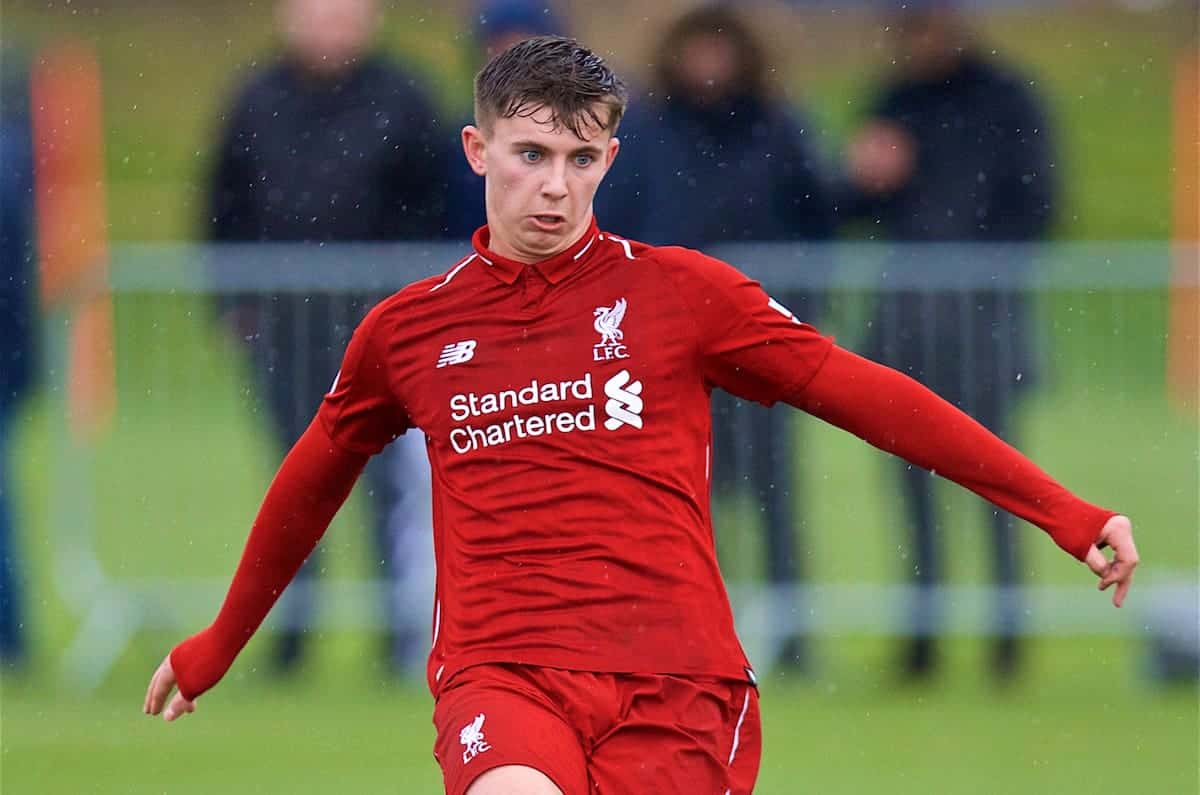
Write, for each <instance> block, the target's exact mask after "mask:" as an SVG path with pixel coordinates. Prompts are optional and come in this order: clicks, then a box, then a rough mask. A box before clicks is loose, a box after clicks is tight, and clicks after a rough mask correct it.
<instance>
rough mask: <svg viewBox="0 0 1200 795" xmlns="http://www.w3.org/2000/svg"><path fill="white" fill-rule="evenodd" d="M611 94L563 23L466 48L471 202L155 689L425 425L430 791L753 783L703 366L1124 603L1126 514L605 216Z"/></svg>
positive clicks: (210, 670) (256, 612)
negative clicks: (471, 89)
mask: <svg viewBox="0 0 1200 795" xmlns="http://www.w3.org/2000/svg"><path fill="white" fill-rule="evenodd" d="M625 98H626V94H625V89H624V86H623V84H622V83H621V81H620V80H619V79H618V78H617V77H616V76H615V75H614V74H613V72H612V71H611V70H610V69H609V67H608V66H607V65H606V64H605V63H604V61H603V60H601V59H600V58H598V57H597V56H596V55H594V54H593V53H591V52H590V51H588V50H587V49H585V48H583V47H582V46H580V45H579V44H578V43H577V42H575V41H574V40H571V39H566V38H560V37H539V38H534V39H530V40H527V41H525V42H522V43H519V44H517V45H514V46H513V47H511V48H510V49H508V50H506V51H505V52H503V53H501V54H500V55H498V56H496V57H495V58H494V59H492V60H491V61H490V62H489V63H488V65H487V66H486V67H484V69H483V70H482V71H481V72H480V73H479V75H478V76H477V78H476V83H475V101H476V123H477V125H478V126H467V127H465V128H464V129H463V131H462V140H463V148H464V150H465V152H466V156H467V159H468V160H469V161H470V163H471V165H472V167H473V168H474V169H475V170H476V171H477V172H478V173H479V174H480V175H482V176H483V177H484V178H485V192H486V203H487V219H488V224H487V226H485V227H483V228H481V229H479V230H478V231H477V232H476V233H475V236H474V239H473V248H474V251H473V252H472V253H471V254H469V255H468V256H466V257H464V258H463V259H462V260H461V261H459V262H458V263H456V264H455V265H454V266H453V267H451V268H450V269H449V270H447V271H446V272H445V273H444V274H442V275H439V276H436V277H433V278H430V279H426V280H424V281H420V282H417V283H415V284H412V285H410V286H408V287H406V288H404V289H403V290H401V291H400V292H399V293H397V294H396V295H394V296H393V297H391V298H389V299H387V300H386V301H384V302H383V303H381V304H379V305H378V306H377V307H376V308H375V309H374V310H372V311H371V312H370V314H369V315H368V316H367V317H366V319H365V320H364V321H363V323H362V324H361V326H360V327H359V329H358V330H357V332H356V333H355V335H354V338H353V340H352V341H351V342H350V345H349V347H348V349H347V351H346V355H345V358H344V360H343V363H342V368H341V371H340V373H339V374H338V377H337V379H336V380H335V382H334V385H333V387H332V389H331V390H330V392H329V394H328V395H326V397H325V400H324V402H323V404H322V405H321V408H320V410H319V411H318V412H317V416H316V418H315V419H314V421H313V423H312V424H311V425H310V426H309V428H308V430H307V431H306V432H305V433H304V435H303V436H302V437H301V439H300V440H299V442H297V444H296V446H295V447H294V448H293V449H292V451H291V452H290V453H289V454H288V456H287V457H286V458H285V460H284V462H283V464H282V466H281V467H280V469H279V472H278V474H277V475H276V476H275V479H274V481H273V482H272V484H271V487H270V488H269V489H268V491H267V495H266V498H265V500H264V501H263V505H262V507H261V509H260V512H259V515H258V518H257V519H256V521H255V523H254V526H253V528H252V530H251V532H250V538H249V540H248V542H247V546H246V550H245V552H244V554H243V556H242V560H241V563H240V564H239V566H238V569H237V572H236V574H235V575H234V579H233V583H232V585H231V586H230V590H229V594H228V596H227V597H226V600H225V603H224V605H223V606H222V608H221V611H220V613H219V614H218V616H217V618H216V621H215V622H214V623H213V624H212V625H211V626H209V627H208V628H207V629H204V630H203V631H201V632H199V633H198V634H196V635H193V636H192V637H190V638H188V639H187V640H185V641H184V642H183V643H181V644H179V645H178V646H177V647H175V649H174V650H173V651H172V652H171V653H170V654H169V655H168V656H167V658H166V659H165V660H164V661H163V662H162V664H161V665H160V666H159V668H158V670H157V671H156V672H155V674H154V677H153V679H152V680H151V682H150V686H149V689H148V690H147V693H146V699H145V703H144V709H145V711H146V712H147V713H151V714H158V713H160V712H162V713H163V715H164V717H165V718H166V719H167V720H175V719H176V718H178V717H179V716H181V715H183V714H186V713H188V712H192V711H193V710H194V709H195V702H196V699H197V697H199V696H200V695H201V694H202V693H204V692H205V691H206V690H208V689H209V688H211V687H212V686H213V685H215V684H216V683H217V682H218V681H219V680H220V679H221V677H222V676H223V675H224V673H225V672H226V671H227V670H228V669H229V667H230V665H231V664H232V663H233V660H234V658H235V657H236V656H237V654H238V652H239V651H240V650H241V649H242V647H243V646H244V645H245V643H246V641H247V640H249V638H250V636H251V635H252V634H253V633H254V631H255V630H256V629H257V627H258V626H259V624H260V623H261V622H262V620H263V618H264V617H265V616H266V614H267V611H268V610H269V609H270V607H271V605H272V603H273V602H274V601H275V599H276V597H277V596H278V594H279V593H280V591H282V590H283V588H284V586H285V585H286V584H287V582H288V581H289V579H290V578H291V577H292V576H293V574H294V573H295V572H296V570H297V569H298V568H299V566H300V564H301V563H302V562H303V560H304V558H305V556H306V555H307V554H308V552H309V550H311V549H312V548H313V545H314V544H315V543H316V542H317V540H318V539H319V538H320V536H321V534H322V533H323V532H324V530H325V528H326V526H327V525H328V523H329V521H330V520H331V518H332V517H333V515H334V513H335V512H336V511H337V509H338V507H339V506H340V505H341V504H342V501H343V500H344V499H345V497H346V495H347V494H348V493H349V492H350V488H351V486H352V485H353V483H354V481H355V479H356V478H357V477H358V474H359V472H360V471H361V470H362V468H363V466H364V464H365V463H366V461H367V459H368V458H369V457H370V456H371V455H372V454H374V453H377V452H379V450H381V449H382V448H383V447H384V446H385V445H386V444H387V443H388V442H389V441H390V440H392V439H393V438H395V437H396V436H398V435H399V434H401V433H403V432H404V431H405V430H407V429H409V428H417V429H420V430H421V431H422V432H423V433H424V434H425V436H426V439H427V443H428V449H429V457H430V460H431V464H432V469H433V488H434V506H435V507H434V524H435V531H434V532H435V548H436V556H437V593H436V600H435V614H434V631H433V649H432V651H431V653H430V657H429V665H428V681H429V686H430V688H431V690H432V692H433V696H434V700H435V707H434V714H433V722H434V724H435V726H436V728H437V739H436V741H435V755H436V757H437V759H438V762H439V764H440V765H441V768H442V771H443V775H444V780H445V787H446V791H447V792H448V793H451V794H452V795H463V793H469V795H501V794H503V795H512V794H513V793H518V794H519V795H542V794H543V793H546V794H553V793H565V794H566V795H585V794H586V793H631V792H654V793H696V792H714V793H722V792H723V793H748V792H750V791H751V789H752V787H753V785H754V780H755V777H756V775H757V772H758V763H759V755H760V748H761V738H760V725H759V712H758V696H757V691H756V687H755V677H754V672H753V670H752V668H751V666H750V663H749V662H748V661H747V659H746V656H745V653H744V652H743V651H742V648H741V646H740V645H739V643H738V639H737V636H736V635H735V633H734V625H733V616H732V612H731V610H730V606H729V601H728V597H727V596H726V593H725V589H724V585H723V584H722V580H721V575H720V572H719V571H718V569H717V563H716V557H715V554H714V550H713V540H712V529H711V516H710V513H709V472H710V466H711V461H710V453H709V450H710V448H709V444H710V433H709V416H710V415H709V399H710V395H711V392H712V390H713V389H714V388H717V387H720V388H722V389H726V390H728V391H730V392H733V393H734V394H736V395H739V396H742V397H744V398H747V399H753V400H758V401H761V402H763V403H771V402H775V401H784V402H787V403H789V404H791V405H794V406H797V407H798V408H801V409H803V410H805V411H807V412H809V413H811V414H814V415H816V416H817V417H820V418H821V419H824V420H826V421H828V422H831V423H833V424H835V425H838V426H840V427H842V428H845V429H846V430H848V431H850V432H852V433H855V434H857V435H859V436H861V437H862V438H864V439H866V440H867V441H868V442H871V443H872V444H874V445H876V446H878V447H881V448H882V449H884V450H887V451H889V452H892V453H895V454H897V455H900V456H903V457H904V458H907V459H908V460H910V461H912V462H913V463H914V464H917V465H920V466H923V467H926V468H929V469H935V470H936V471H937V472H939V473H940V474H942V475H943V476H945V477H947V478H950V479H952V480H955V481H957V482H958V483H960V484H962V485H964V486H966V487H967V488H970V489H972V490H973V491H975V492H977V493H979V494H981V495H982V496H984V497H986V498H988V499H990V500H992V501H993V502H995V503H996V504H997V505H1000V506H1002V507H1004V508H1005V509H1007V510H1010V511H1012V512H1014V513H1016V514H1017V515H1019V516H1022V517H1024V518H1025V519H1027V520H1029V521H1031V522H1033V523H1034V524H1037V525H1038V526H1040V527H1042V528H1043V529H1044V530H1045V531H1046V532H1047V533H1049V534H1050V536H1051V537H1052V538H1053V539H1054V541H1055V542H1057V543H1058V544H1059V546H1061V547H1062V548H1063V549H1065V550H1066V551H1067V552H1069V553H1070V554H1072V555H1073V556H1074V557H1076V558H1078V559H1079V560H1081V561H1084V562H1086V563H1087V564H1088V566H1089V567H1090V568H1091V569H1092V571H1093V572H1095V574H1096V575H1098V576H1099V578H1100V588H1101V589H1104V588H1108V587H1109V586H1112V585H1114V584H1115V585H1116V592H1115V595H1114V597H1113V601H1114V603H1115V604H1116V605H1117V606H1118V607H1119V606H1120V604H1121V603H1122V602H1123V601H1124V599H1125V597H1126V594H1127V592H1128V589H1129V586H1130V583H1131V579H1132V574H1133V569H1134V567H1135V565H1136V563H1137V552H1136V550H1135V548H1134V544H1133V538H1132V531H1131V527H1130V522H1129V520H1128V519H1127V518H1125V517H1124V516H1120V515H1117V514H1115V513H1113V512H1112V511H1107V510H1104V509H1102V508H1099V507H1096V506H1094V505H1091V504H1089V503H1087V502H1084V501H1083V500H1081V499H1079V498H1078V497H1076V496H1074V495H1073V494H1071V493H1070V492H1068V491H1067V490H1066V489H1064V488H1063V487H1062V486H1060V485H1059V484H1058V483H1056V482H1055V481H1054V480H1052V479H1051V478H1050V477H1049V476H1048V475H1046V474H1045V473H1043V472H1042V471H1041V470H1039V469H1038V468H1037V467H1036V466H1035V465H1034V464H1032V463H1031V462H1030V461H1028V460H1027V459H1026V458H1024V457H1023V456H1021V455H1020V454H1019V453H1017V452H1016V451H1015V450H1013V449H1012V448H1011V447H1009V446H1007V445H1006V444H1004V443H1003V442H1002V441H1000V439H998V438H997V437H995V436H993V435H992V434H991V433H989V432H988V431H986V430H985V429H984V428H983V427H982V426H980V425H979V424H978V423H976V422H975V421H973V420H971V419H970V418H969V417H967V416H966V415H965V414H963V413H962V412H960V411H958V410H957V409H956V408H954V407H953V406H951V405H950V404H949V403H946V402H944V401H943V400H941V399H940V398H938V397H936V396H935V395H934V394H933V393H932V392H930V391H929V390H927V389H926V388H925V387H923V386H921V385H919V384H918V383H917V382H916V381H913V380H911V379H909V378H908V377H906V376H904V375H902V374H900V373H898V372H896V371H894V370H891V369H888V368H886V367H883V366H881V365H877V364H874V363H872V362H870V361H868V360H866V359H862V358H860V357H858V356H855V355H854V354H852V353H849V352H848V351H846V350H843V349H841V348H838V347H837V346H835V345H834V344H833V342H832V341H831V340H830V339H828V338H826V337H823V336H821V335H820V334H819V333H818V332H817V331H816V330H815V329H813V328H812V327H811V326H809V325H806V324H804V323H802V322H800V321H799V320H798V319H796V318H795V317H793V316H792V314H791V313H790V312H789V311H788V310H787V309H786V308H785V307H783V306H782V305H781V304H779V303H777V302H776V301H774V300H772V299H771V298H770V297H769V296H768V295H767V294H766V293H765V292H763V290H762V289H761V288H760V287H759V286H758V285H757V284H756V283H755V282H753V281H751V280H750V279H748V278H746V277H745V276H743V275H742V274H741V273H739V272H738V271H737V270H735V269H734V268H733V267H731V266H730V265H727V264H725V263H723V262H720V261H718V260H715V259H712V258H710V257H707V256H705V255H703V254H701V253H700V252H698V251H693V250H688V249H683V248H673V247H663V248H656V247H651V246H647V245H643V244H641V243H637V242H634V241H632V240H627V239H625V238H622V237H619V236H617V235H613V234H611V233H609V232H603V231H600V230H599V229H598V228H597V225H596V221H595V219H594V218H593V217H592V197H593V195H594V194H595V191H596V188H597V186H598V185H599V184H600V181H601V179H602V178H603V177H604V174H605V172H606V171H607V170H608V168H609V166H610V165H611V164H612V162H613V158H615V157H616V155H617V150H618V148H619V146H620V145H619V142H618V140H617V138H616V137H615V136H614V133H615V132H616V128H617V125H618V123H619V121H620V118H621V114H622V112H623V111H624V107H625V102H626V99H625ZM1105 546H1111V547H1112V548H1113V550H1114V555H1113V558H1112V560H1111V561H1110V560H1109V559H1108V558H1107V557H1106V556H1105V554H1104V553H1102V552H1101V549H1102V548H1103V547H1105ZM176 686H178V688H179V692H178V693H176V694H175V695H174V696H173V697H172V696H171V693H172V691H173V690H174V689H175V687H176ZM168 699H169V703H168ZM164 708H165V711H164Z"/></svg>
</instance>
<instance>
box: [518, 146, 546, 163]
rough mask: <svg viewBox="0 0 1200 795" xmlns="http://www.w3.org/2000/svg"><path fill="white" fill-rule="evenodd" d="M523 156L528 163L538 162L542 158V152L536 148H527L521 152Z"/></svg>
mask: <svg viewBox="0 0 1200 795" xmlns="http://www.w3.org/2000/svg"><path fill="white" fill-rule="evenodd" d="M521 157H522V158H523V159H524V160H525V162H526V163H536V162H538V161H539V160H541V159H542V153H541V152H539V151H538V150H536V149H526V150H525V151H524V152H521Z"/></svg>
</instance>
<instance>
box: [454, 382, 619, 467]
mask: <svg viewBox="0 0 1200 795" xmlns="http://www.w3.org/2000/svg"><path fill="white" fill-rule="evenodd" d="M573 400H574V401H582V400H587V401H591V400H592V375H591V373H587V374H585V375H584V376H583V378H579V379H576V380H573V381H546V382H542V381H539V380H537V379H534V380H532V381H530V382H529V383H528V384H527V385H525V386H523V387H521V388H520V389H503V390H501V391H499V392H487V393H484V394H482V395H478V394H476V393H474V392H466V393H459V394H457V395H454V396H453V397H451V398H450V416H451V418H452V419H453V420H454V421H455V422H463V421H464V420H468V419H470V418H473V417H488V416H491V415H495V414H500V413H501V412H507V411H511V410H513V409H518V408H522V407H533V406H542V405H546V404H554V403H565V402H567V401H573ZM595 429H596V406H595V404H594V403H589V404H588V405H587V406H586V407H584V408H583V409H582V410H580V411H550V412H544V411H538V412H536V413H532V414H520V413H514V414H513V415H512V416H511V417H508V418H507V419H504V420H499V421H497V422H493V423H488V424H481V425H475V424H467V425H460V426H459V427H457V428H454V429H453V430H451V431H450V445H451V446H452V447H453V448H454V451H455V452H456V453H459V454H462V453H469V452H471V451H472V450H478V449H480V448H483V447H494V446H495V445H499V444H507V443H508V442H511V441H513V440H514V439H526V438H530V437H534V436H546V435H548V434H553V433H570V432H572V431H594V430H595Z"/></svg>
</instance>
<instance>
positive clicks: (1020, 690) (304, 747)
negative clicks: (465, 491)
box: [0, 637, 1198, 795]
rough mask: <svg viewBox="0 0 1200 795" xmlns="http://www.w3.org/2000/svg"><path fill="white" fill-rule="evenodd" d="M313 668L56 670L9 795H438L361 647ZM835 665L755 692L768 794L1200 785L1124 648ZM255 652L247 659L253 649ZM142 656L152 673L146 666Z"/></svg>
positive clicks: (21, 748) (24, 688)
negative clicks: (930, 666) (919, 675)
mask: <svg viewBox="0 0 1200 795" xmlns="http://www.w3.org/2000/svg"><path fill="white" fill-rule="evenodd" d="M329 640H330V643H328V644H326V648H327V649H330V648H332V647H336V648H338V649H340V650H341V653H340V654H338V655H336V656H335V655H334V654H333V653H332V652H329V653H326V654H324V655H322V659H320V661H319V664H318V665H317V666H316V667H317V668H318V670H317V671H314V672H313V673H312V674H311V675H309V676H306V677H303V678H302V679H300V680H298V681H294V682H289V683H286V684H279V683H271V682H269V681H266V680H265V679H264V677H262V676H261V675H256V674H255V673H254V672H253V671H252V666H251V665H246V664H243V665H239V669H240V670H236V671H235V673H234V674H233V675H232V676H231V681H228V682H225V683H223V684H222V686H221V688H220V689H219V690H218V691H214V693H212V694H211V695H209V696H207V697H205V699H203V700H202V701H201V702H200V709H199V710H198V711H197V713H196V714H195V715H191V716H188V717H187V718H186V719H184V720H183V721H181V722H179V723H176V724H173V725H169V726H168V725H166V724H164V723H162V722H161V721H160V720H158V719H152V718H147V717H145V716H143V715H142V714H141V712H140V710H141V698H142V681H141V680H142V674H144V673H148V672H149V671H150V669H151V667H152V666H151V665H150V661H151V659H152V657H153V656H154V655H156V654H157V653H158V650H159V649H160V648H162V647H163V646H165V645H166V644H167V643H169V639H168V638H167V637H153V638H146V639H145V641H144V642H143V643H141V644H139V647H140V648H139V649H138V652H139V653H137V654H132V653H131V654H130V655H129V657H128V659H127V664H124V665H123V666H122V669H121V670H120V671H119V673H118V674H117V675H116V676H114V678H113V682H112V683H111V684H110V685H109V686H107V687H105V688H104V690H103V691H102V692H100V693H98V694H96V695H94V696H91V697H88V698H81V697H79V696H76V695H72V694H70V693H62V692H59V693H58V695H54V691H55V690H57V686H56V684H55V683H54V682H52V681H50V680H49V679H48V678H47V677H44V676H39V677H30V678H9V679H7V680H6V681H5V683H4V691H3V695H4V705H5V706H4V711H5V717H4V722H3V735H4V737H3V743H4V751H3V756H2V757H0V759H2V760H3V761H2V764H3V791H4V792H5V793H26V792H31V793H33V792H36V793H129V794H130V795H134V794H138V795H140V794H141V793H146V794H147V795H149V794H150V793H169V795H186V794H188V793H195V794H196V795H199V793H213V792H227V793H231V795H235V794H236V795H242V793H264V794H266V793H271V794H273V793H282V792H288V793H297V795H300V794H305V795H307V794H308V793H311V794H312V795H324V793H328V792H355V793H360V792H361V793H385V792H386V793H396V792H404V793H410V792H411V793H433V792H438V791H440V790H439V783H440V779H439V773H438V770H437V768H436V766H435V764H434V762H433V759H432V755H431V750H430V749H431V747H432V729H431V727H430V723H429V714H430V711H431V704H430V700H429V697H428V695H427V694H425V693H423V692H420V691H418V690H416V689H412V688H405V687H399V686H395V685H389V684H385V683H381V682H380V681H379V678H378V675H377V674H376V673H375V672H373V671H372V670H371V669H370V667H369V666H368V665H367V664H365V662H364V657H363V654H362V649H361V645H359V650H358V652H355V651H353V649H354V648H355V645H356V644H355V642H354V639H353V638H330V639H329ZM827 646H828V647H829V648H827V649H826V651H827V653H828V654H829V655H833V654H836V655H837V659H838V660H839V662H838V664H837V665H836V666H835V665H829V666H828V668H827V669H826V670H824V671H822V672H821V673H820V674H819V675H817V676H815V677H814V678H813V679H812V680H810V681H806V682H803V683H801V682H794V681H791V680H789V679H787V678H785V677H782V676H778V677H773V678H771V679H768V680H767V681H765V682H764V684H763V686H762V696H763V715H764V731H765V737H766V739H765V750H764V756H763V763H762V770H761V774H760V777H759V784H760V785H759V787H758V789H757V790H756V792H759V793H763V795H792V793H810V792H811V793H823V794H824V793H828V794H829V795H835V794H837V793H845V794H846V795H850V794H851V793H874V792H888V793H931V792H932V793H974V792H987V793H996V795H1006V794H1008V793H1011V794H1012V795H1028V794H1029V793H1090V792H1097V791H1128V792H1139V793H1140V792H1145V793H1156V794H1158V793H1161V794H1162V795H1167V794H1168V793H1170V794H1171V795H1189V793H1195V792H1196V791H1197V785H1198V782H1197V756H1196V728H1197V724H1196V704H1195V697H1196V691H1195V690H1194V689H1192V690H1184V691H1179V690H1174V691H1160V690H1153V689H1150V688H1148V687H1145V686H1143V685H1139V684H1138V683H1137V680H1136V677H1135V672H1134V671H1133V670H1132V664H1131V663H1132V660H1131V657H1130V654H1129V652H1130V649H1129V648H1128V647H1127V646H1125V645H1123V644H1120V643H1113V642H1093V641H1071V642H1068V641H1061V640H1059V641H1049V642H1042V643H1039V644H1037V645H1036V647H1035V654H1034V662H1035V663H1036V665H1035V669H1036V672H1035V674H1034V675H1032V676H1030V677H1028V678H1027V679H1026V680H1024V681H1023V682H1022V683H1021V684H1020V685H1018V686H1017V687H1015V688H1014V689H1011V690H1005V691H1003V692H995V691H992V690H990V689H989V688H988V687H987V685H986V683H985V680H983V679H982V678H981V677H980V676H979V675H978V674H977V673H976V668H977V666H976V665H975V663H977V662H978V660H977V659H976V656H977V655H976V654H975V648H974V647H973V646H971V645H970V644H966V643H961V644H957V645H955V646H954V647H953V649H952V651H953V654H952V659H951V662H952V663H953V664H954V670H953V671H952V673H951V675H950V676H949V677H948V679H947V681H946V682H945V683H944V684H943V685H941V686H939V687H937V688H928V689H926V688H909V687H900V686H897V685H896V684H895V683H894V682H893V681H892V679H891V678H890V676H889V674H888V671H887V670H886V668H881V666H880V665H879V660H880V659H882V658H881V656H880V652H881V650H880V649H879V648H878V647H877V646H876V645H875V644H872V643H867V642H863V641H853V640H838V641H830V642H829V643H828V644H827ZM251 652H253V648H252V650H251ZM136 662H140V663H141V665H138V664H136Z"/></svg>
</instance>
